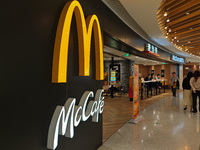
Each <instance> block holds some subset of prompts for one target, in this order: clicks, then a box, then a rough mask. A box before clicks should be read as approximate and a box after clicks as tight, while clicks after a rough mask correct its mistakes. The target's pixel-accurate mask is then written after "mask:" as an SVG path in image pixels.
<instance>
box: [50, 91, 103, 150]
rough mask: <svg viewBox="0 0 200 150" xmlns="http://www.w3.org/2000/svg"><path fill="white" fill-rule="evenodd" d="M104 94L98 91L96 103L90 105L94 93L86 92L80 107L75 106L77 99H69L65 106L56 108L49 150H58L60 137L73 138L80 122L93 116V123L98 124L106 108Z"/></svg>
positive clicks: (52, 121)
mask: <svg viewBox="0 0 200 150" xmlns="http://www.w3.org/2000/svg"><path fill="white" fill-rule="evenodd" d="M102 92H103V90H101V89H99V90H97V92H96V95H95V99H94V101H90V102H89V103H88V99H89V98H90V97H94V93H93V92H92V91H86V92H85V93H84V94H83V96H82V97H81V100H80V102H79V105H78V106H76V105H75V103H76V98H68V100H67V101H66V103H65V105H64V106H57V107H56V109H55V111H54V114H53V117H52V120H51V124H50V127H49V133H48V140H47V148H49V149H53V150H54V149H56V147H57V145H58V135H65V136H66V137H68V138H73V136H74V127H77V126H78V125H79V124H80V121H86V120H87V119H88V118H89V117H90V116H91V117H92V121H93V122H98V119H99V114H101V113H102V112H103V106H104V97H101V95H102ZM87 103H88V105H87Z"/></svg>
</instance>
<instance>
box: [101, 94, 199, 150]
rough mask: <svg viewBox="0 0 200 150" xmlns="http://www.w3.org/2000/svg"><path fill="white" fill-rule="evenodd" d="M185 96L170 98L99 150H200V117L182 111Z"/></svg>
mask: <svg viewBox="0 0 200 150" xmlns="http://www.w3.org/2000/svg"><path fill="white" fill-rule="evenodd" d="M182 101H183V93H179V94H177V97H173V96H167V97H165V98H164V99H163V100H161V101H159V102H157V103H155V104H153V105H151V106H150V107H148V108H146V109H144V110H143V111H142V112H141V115H143V117H144V118H143V120H142V121H141V122H139V123H138V124H131V123H126V124H125V125H124V126H123V127H122V128H120V129H119V130H118V131H117V132H116V133H114V134H113V135H112V136H111V137H110V138H109V139H108V140H106V141H105V142H104V143H103V145H102V146H101V147H100V148H99V150H200V133H199V126H200V119H199V118H200V113H199V112H198V113H197V114H193V113H190V112H189V110H187V111H186V112H184V111H183V106H182Z"/></svg>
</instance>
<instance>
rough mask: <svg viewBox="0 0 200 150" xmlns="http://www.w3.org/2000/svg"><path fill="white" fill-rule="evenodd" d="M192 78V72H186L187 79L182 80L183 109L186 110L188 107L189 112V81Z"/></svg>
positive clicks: (190, 99)
mask: <svg viewBox="0 0 200 150" xmlns="http://www.w3.org/2000/svg"><path fill="white" fill-rule="evenodd" d="M192 77H193V73H192V72H188V74H187V77H186V78H185V79H184V80H183V83H182V87H183V105H184V109H183V110H187V106H190V111H192V90H191V86H190V79H191V78H192Z"/></svg>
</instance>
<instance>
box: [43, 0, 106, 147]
mask: <svg viewBox="0 0 200 150" xmlns="http://www.w3.org/2000/svg"><path fill="white" fill-rule="evenodd" d="M73 14H75V19H76V23H77V32H78V47H79V76H89V75H90V45H91V36H92V31H93V35H94V42H95V64H96V67H95V68H96V80H103V79H104V65H103V43H102V36H101V29H100V24H99V20H98V18H97V16H96V15H90V16H88V17H87V18H86V20H85V17H84V13H83V9H82V7H81V5H80V3H79V2H78V1H76V0H74V1H70V2H67V3H66V4H65V6H64V8H63V10H62V13H61V16H60V19H59V23H58V27H57V33H56V39H55V45H54V55H53V66H52V83H66V82H67V61H68V45H69V34H70V27H71V21H72V16H73ZM102 92H103V90H101V89H99V90H97V92H96V95H95V98H94V100H90V101H89V98H90V97H94V93H93V92H92V91H86V92H85V93H84V94H83V96H82V98H81V100H80V102H79V104H78V105H77V106H76V105H75V103H76V98H68V99H67V101H66V103H65V104H64V106H57V107H56V109H55V111H54V114H53V117H52V119H51V123H50V126H49V132H48V139H47V148H49V149H53V150H54V149H56V147H57V145H58V136H59V135H65V136H66V137H69V138H73V136H74V127H77V126H78V125H79V124H80V121H86V120H87V119H88V118H89V117H90V116H91V117H92V121H93V122H98V118H99V114H101V113H102V112H103V106H104V101H103V100H104V98H103V97H101V95H102Z"/></svg>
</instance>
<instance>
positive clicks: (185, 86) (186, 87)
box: [182, 78, 191, 90]
mask: <svg viewBox="0 0 200 150" xmlns="http://www.w3.org/2000/svg"><path fill="white" fill-rule="evenodd" d="M182 87H183V89H184V90H191V86H190V80H188V78H185V79H184V80H183V83H182Z"/></svg>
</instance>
